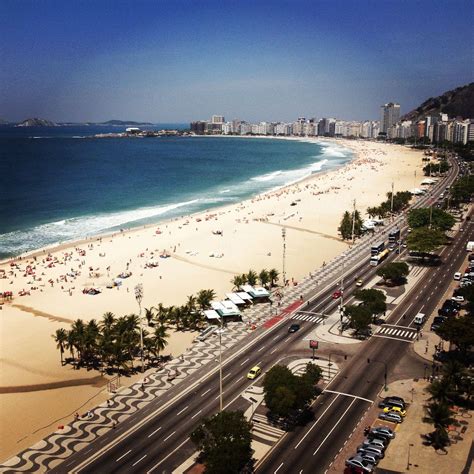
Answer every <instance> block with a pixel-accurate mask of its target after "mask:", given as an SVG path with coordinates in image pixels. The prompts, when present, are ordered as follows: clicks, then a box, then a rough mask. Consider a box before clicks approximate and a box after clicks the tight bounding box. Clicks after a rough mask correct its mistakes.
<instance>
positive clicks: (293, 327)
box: [288, 324, 300, 332]
mask: <svg viewBox="0 0 474 474" xmlns="http://www.w3.org/2000/svg"><path fill="white" fill-rule="evenodd" d="M299 330H300V325H299V324H292V325H291V326H290V327H289V328H288V332H296V331H299Z"/></svg>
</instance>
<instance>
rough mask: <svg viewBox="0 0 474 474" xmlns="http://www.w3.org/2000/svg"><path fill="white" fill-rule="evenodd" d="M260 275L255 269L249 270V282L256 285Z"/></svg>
mask: <svg viewBox="0 0 474 474" xmlns="http://www.w3.org/2000/svg"><path fill="white" fill-rule="evenodd" d="M257 280H258V276H257V273H256V272H254V271H253V270H249V271H248V273H247V283H248V284H249V285H251V286H255V285H256V284H257Z"/></svg>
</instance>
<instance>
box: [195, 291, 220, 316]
mask: <svg viewBox="0 0 474 474" xmlns="http://www.w3.org/2000/svg"><path fill="white" fill-rule="evenodd" d="M215 297H216V292H215V291H214V290H201V291H199V293H198V294H197V298H196V303H197V305H198V306H199V308H200V309H201V311H204V310H206V309H208V308H209V307H210V306H211V301H212V300H213V299H214V298H215Z"/></svg>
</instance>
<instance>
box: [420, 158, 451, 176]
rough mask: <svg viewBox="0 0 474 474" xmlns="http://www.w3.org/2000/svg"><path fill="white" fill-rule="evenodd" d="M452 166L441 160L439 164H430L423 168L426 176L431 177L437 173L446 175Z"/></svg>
mask: <svg viewBox="0 0 474 474" xmlns="http://www.w3.org/2000/svg"><path fill="white" fill-rule="evenodd" d="M449 168H451V166H450V165H449V163H448V162H447V161H446V160H440V161H439V163H428V164H427V165H426V166H425V167H424V168H423V173H424V174H425V176H431V175H434V174H437V173H441V174H442V173H446V172H447V171H448V170H449Z"/></svg>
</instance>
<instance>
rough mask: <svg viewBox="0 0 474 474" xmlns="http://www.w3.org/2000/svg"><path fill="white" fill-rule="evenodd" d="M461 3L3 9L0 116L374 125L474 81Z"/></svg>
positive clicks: (21, 3) (31, 2) (35, 3)
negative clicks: (389, 108) (386, 109)
mask: <svg viewBox="0 0 474 474" xmlns="http://www.w3.org/2000/svg"><path fill="white" fill-rule="evenodd" d="M473 5H474V4H473V3H472V2H471V1H467V0H466V1H464V0H449V1H445V0H442V1H440V0H430V1H422V0H419V1H418V0H410V1H407V0H399V1H392V0H377V1H372V0H370V1H368V0H358V1H353V0H345V1H342V0H333V1H326V0H313V1H303V0H288V1H279V0H274V1H258V0H253V1H247V0H235V1H217V0H199V1H179V0H175V1H159V0H158V1H157V0H155V1H151V0H127V1H121V0H114V1H105V0H103V1H100V0H67V1H64V0H59V1H52V0H0V7H1V8H0V64H1V66H0V118H4V119H9V120H22V119H24V118H26V117H33V116H35V117H44V118H48V119H51V120H54V121H86V120H92V121H102V120H109V119H127V120H147V121H152V122H187V121H190V120H194V119H206V118H209V117H210V115H212V114H222V115H225V116H226V118H227V119H232V118H240V119H246V120H251V121H256V120H294V119H295V118H296V117H298V116H306V117H313V116H316V117H322V116H326V117H327V116H332V117H338V118H346V119H366V118H374V119H375V118H378V117H379V106H380V105H381V104H383V103H385V102H389V101H397V102H399V103H400V104H401V107H402V112H407V111H409V110H410V109H411V108H413V107H415V106H417V105H419V103H420V102H422V101H423V100H425V99H427V98H428V97H430V96H434V95H438V94H440V93H442V92H444V91H446V90H449V89H451V88H454V87H456V86H459V85H463V84H466V83H468V82H471V81H473V76H474V67H473V57H474V51H473V48H474V36H473V35H474V33H473V31H474V30H473V28H472V24H473V23H474V12H473V9H474V7H473Z"/></svg>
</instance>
